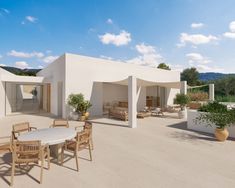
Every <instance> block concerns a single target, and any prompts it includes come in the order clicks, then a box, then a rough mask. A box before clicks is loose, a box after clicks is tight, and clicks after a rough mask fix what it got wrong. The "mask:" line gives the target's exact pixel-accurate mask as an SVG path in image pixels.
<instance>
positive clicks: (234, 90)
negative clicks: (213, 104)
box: [214, 76, 235, 96]
mask: <svg viewBox="0 0 235 188" xmlns="http://www.w3.org/2000/svg"><path fill="white" fill-rule="evenodd" d="M214 84H215V93H216V95H220V96H229V95H235V76H227V77H224V78H221V79H219V80H216V81H214Z"/></svg>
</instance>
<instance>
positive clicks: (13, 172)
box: [11, 161, 15, 186]
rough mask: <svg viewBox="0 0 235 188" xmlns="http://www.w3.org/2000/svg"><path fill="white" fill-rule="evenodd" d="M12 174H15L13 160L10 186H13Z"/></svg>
mask: <svg viewBox="0 0 235 188" xmlns="http://www.w3.org/2000/svg"><path fill="white" fill-rule="evenodd" d="M14 175H15V162H14V161H13V162H12V167H11V186H13V180H14Z"/></svg>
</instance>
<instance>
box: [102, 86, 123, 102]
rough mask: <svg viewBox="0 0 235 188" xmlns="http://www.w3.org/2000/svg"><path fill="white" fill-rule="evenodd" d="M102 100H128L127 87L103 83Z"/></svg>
mask: <svg viewBox="0 0 235 188" xmlns="http://www.w3.org/2000/svg"><path fill="white" fill-rule="evenodd" d="M103 101H104V103H107V102H109V103H112V102H114V101H115V102H117V101H128V87H127V86H124V85H118V84H110V83H103Z"/></svg>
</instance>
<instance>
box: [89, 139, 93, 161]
mask: <svg viewBox="0 0 235 188" xmlns="http://www.w3.org/2000/svg"><path fill="white" fill-rule="evenodd" d="M89 154H90V161H92V155H91V144H90V143H89Z"/></svg>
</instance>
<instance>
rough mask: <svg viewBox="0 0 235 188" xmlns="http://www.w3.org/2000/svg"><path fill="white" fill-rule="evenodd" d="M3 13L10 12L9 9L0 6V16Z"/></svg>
mask: <svg viewBox="0 0 235 188" xmlns="http://www.w3.org/2000/svg"><path fill="white" fill-rule="evenodd" d="M4 14H10V11H9V10H8V9H5V8H0V16H1V15H4Z"/></svg>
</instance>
